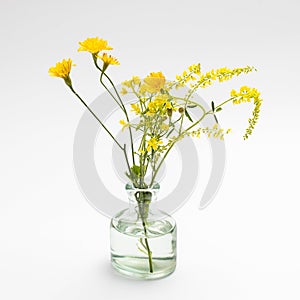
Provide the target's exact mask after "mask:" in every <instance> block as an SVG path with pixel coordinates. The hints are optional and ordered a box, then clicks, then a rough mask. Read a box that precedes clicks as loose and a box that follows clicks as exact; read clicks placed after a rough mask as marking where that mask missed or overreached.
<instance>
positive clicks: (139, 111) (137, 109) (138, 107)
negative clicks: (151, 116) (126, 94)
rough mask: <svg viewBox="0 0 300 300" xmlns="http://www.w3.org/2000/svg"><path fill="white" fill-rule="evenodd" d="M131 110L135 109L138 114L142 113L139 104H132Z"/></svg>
mask: <svg viewBox="0 0 300 300" xmlns="http://www.w3.org/2000/svg"><path fill="white" fill-rule="evenodd" d="M131 108H132V110H131V111H134V112H135V113H136V114H137V115H138V114H140V113H141V108H140V106H139V105H138V104H131Z"/></svg>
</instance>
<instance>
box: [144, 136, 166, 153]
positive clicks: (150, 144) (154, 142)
mask: <svg viewBox="0 0 300 300" xmlns="http://www.w3.org/2000/svg"><path fill="white" fill-rule="evenodd" d="M147 142H148V146H147V151H148V152H150V151H151V149H153V150H154V151H155V150H157V149H158V146H159V145H161V144H163V142H162V141H160V140H157V139H156V138H154V137H153V138H151V139H150V140H149V141H147Z"/></svg>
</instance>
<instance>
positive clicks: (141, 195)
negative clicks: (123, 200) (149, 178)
mask: <svg viewBox="0 0 300 300" xmlns="http://www.w3.org/2000/svg"><path fill="white" fill-rule="evenodd" d="M146 193H150V192H142V191H140V192H138V193H136V195H135V197H136V200H137V202H138V208H139V214H140V216H141V219H142V225H143V229H144V235H145V237H144V241H145V246H146V250H147V255H148V263H149V272H150V273H153V261H152V251H151V250H150V246H149V242H148V237H147V236H148V232H147V216H148V211H149V203H150V202H151V200H150V201H149V199H145V197H146ZM151 197H152V194H151Z"/></svg>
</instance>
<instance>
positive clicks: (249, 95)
mask: <svg viewBox="0 0 300 300" xmlns="http://www.w3.org/2000/svg"><path fill="white" fill-rule="evenodd" d="M231 96H232V97H234V99H233V104H240V103H244V102H251V101H253V103H254V109H253V111H252V118H249V119H248V123H249V126H248V128H247V129H246V133H245V135H244V136H243V137H244V139H247V138H248V137H249V135H251V134H252V131H253V129H254V126H255V125H256V123H257V120H258V118H259V113H260V107H261V103H262V98H261V97H260V92H259V91H258V90H257V89H256V88H250V87H248V86H242V87H241V88H240V90H239V92H237V91H236V90H232V91H231Z"/></svg>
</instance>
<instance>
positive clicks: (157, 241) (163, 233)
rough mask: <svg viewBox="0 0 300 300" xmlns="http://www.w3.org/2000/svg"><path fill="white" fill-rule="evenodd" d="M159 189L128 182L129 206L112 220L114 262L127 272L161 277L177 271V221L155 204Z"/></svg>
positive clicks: (118, 269) (139, 275)
mask: <svg viewBox="0 0 300 300" xmlns="http://www.w3.org/2000/svg"><path fill="white" fill-rule="evenodd" d="M159 188H160V187H159V184H155V185H154V186H152V188H148V189H138V188H135V187H133V186H132V185H131V184H127V185H126V191H127V193H128V198H129V207H128V208H127V209H125V210H122V211H121V212H119V213H117V214H116V215H115V216H114V217H113V218H112V220H111V225H110V243H111V263H112V266H113V267H114V268H115V269H116V270H117V271H118V272H120V273H122V274H123V275H126V276H129V277H132V278H140V279H157V278H162V277H165V276H167V275H169V274H171V273H172V272H173V271H174V270H175V267H176V222H175V220H174V219H173V218H172V217H171V216H169V215H168V214H166V213H164V212H162V211H161V210H158V209H156V208H154V207H153V206H154V203H155V201H156V199H157V193H158V191H159Z"/></svg>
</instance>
